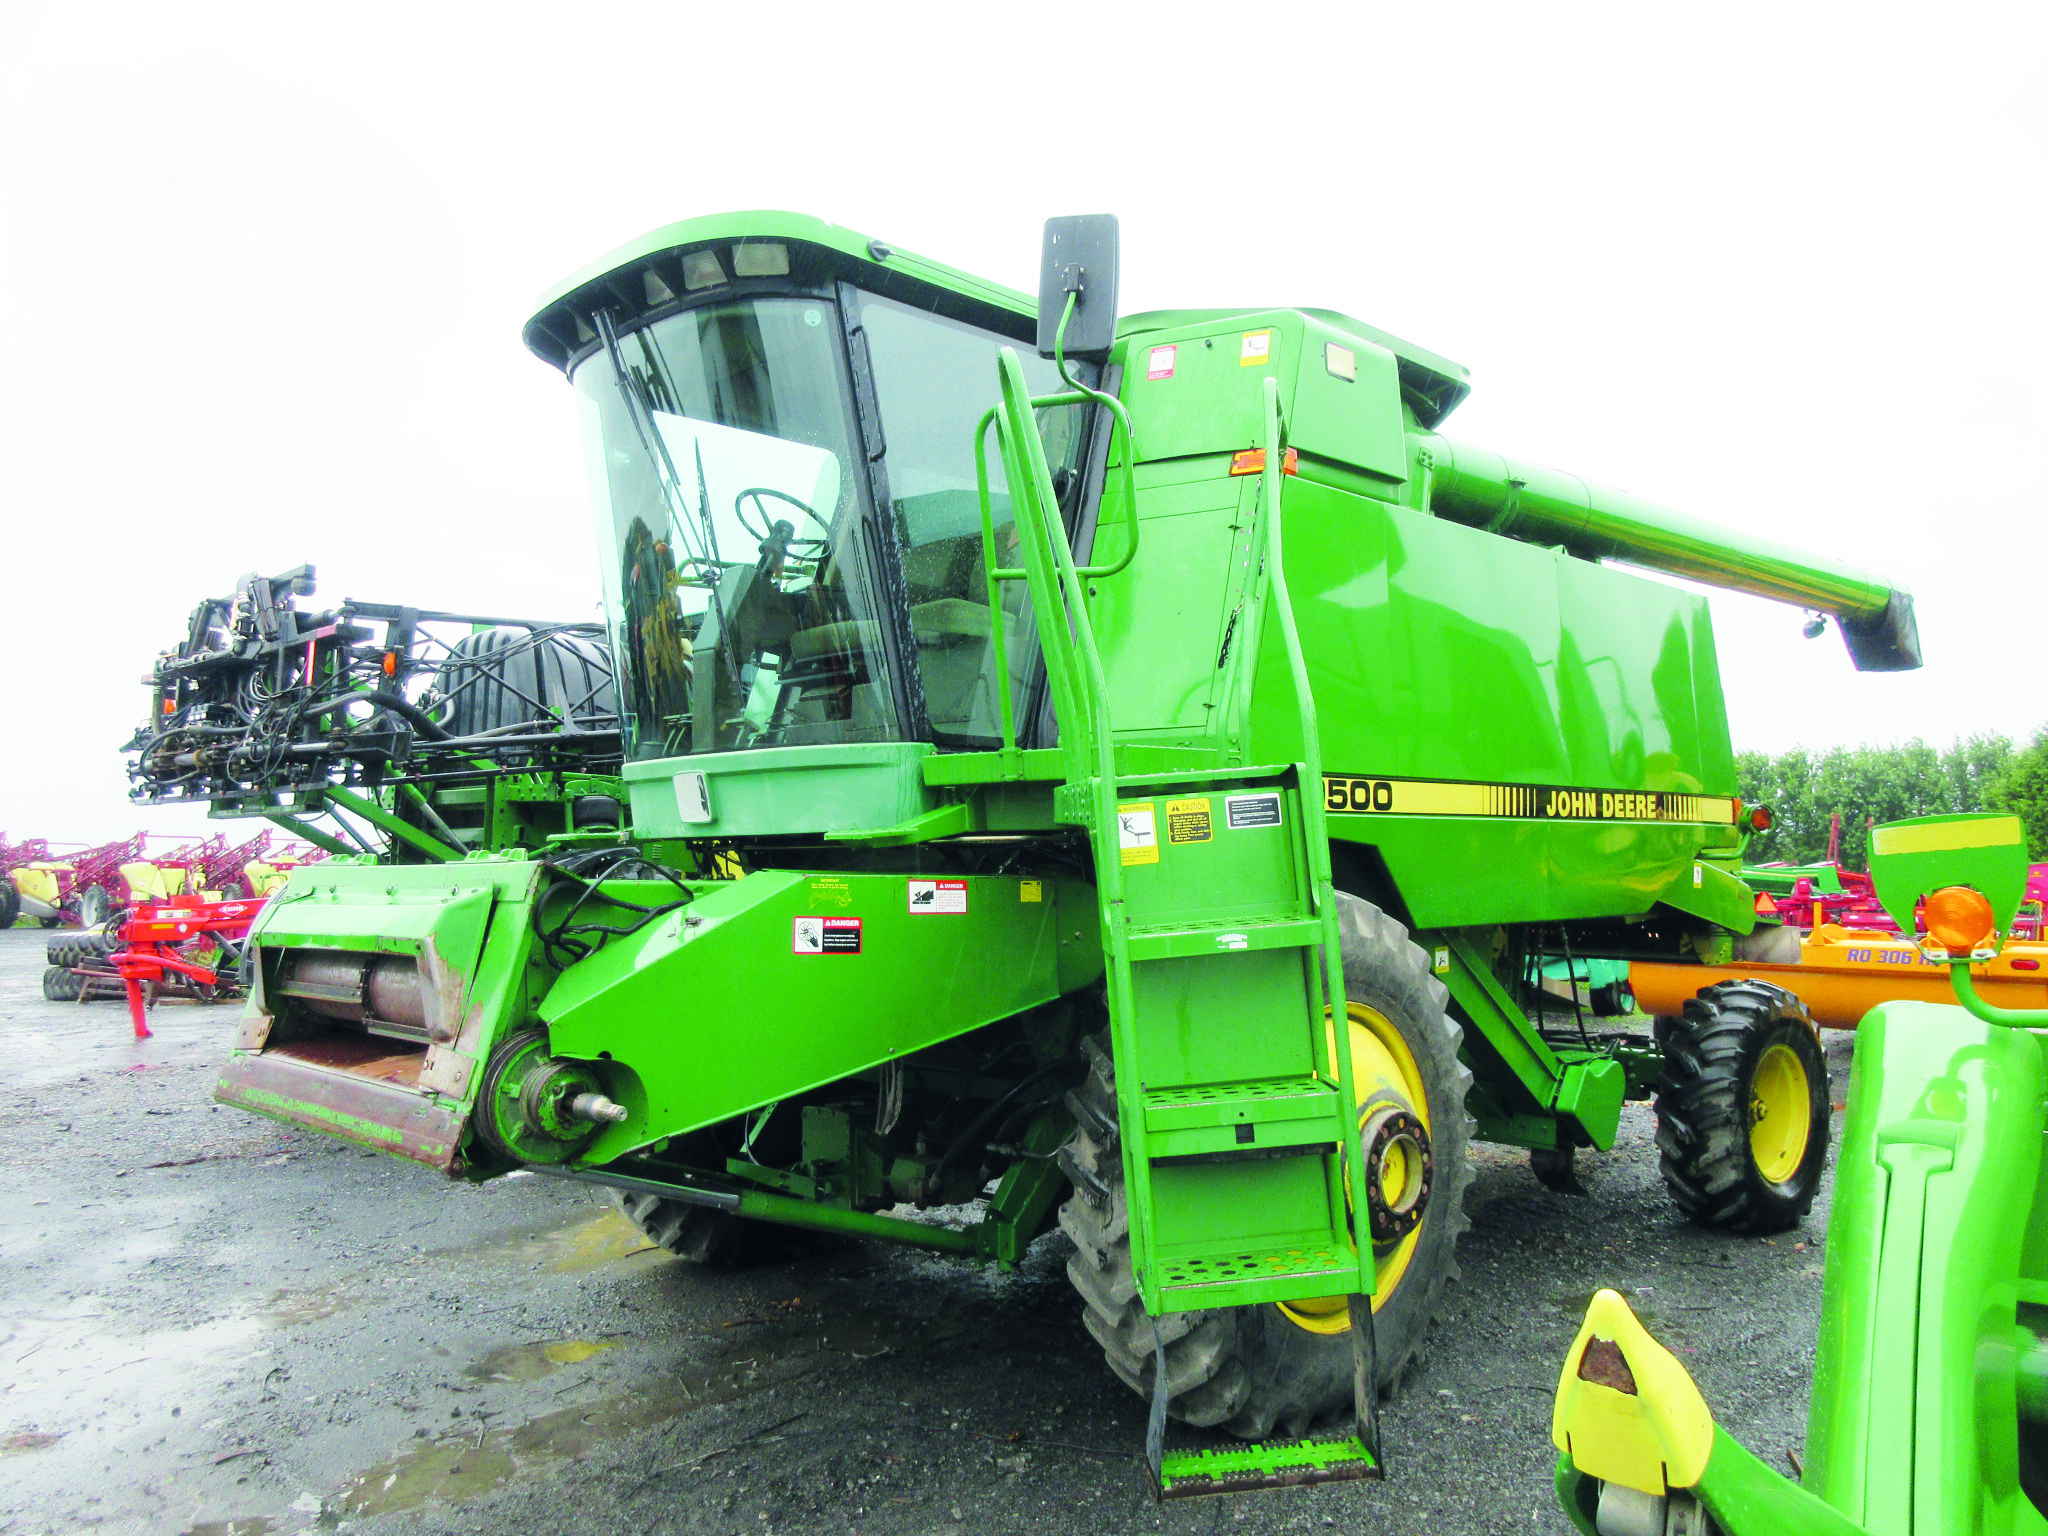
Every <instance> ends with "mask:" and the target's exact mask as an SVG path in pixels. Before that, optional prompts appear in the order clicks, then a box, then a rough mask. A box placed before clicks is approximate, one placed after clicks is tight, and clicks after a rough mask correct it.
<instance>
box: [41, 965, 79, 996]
mask: <svg viewBox="0 0 2048 1536" xmlns="http://www.w3.org/2000/svg"><path fill="white" fill-rule="evenodd" d="M82 985H83V983H81V982H80V980H79V979H78V977H77V976H75V975H73V974H72V972H71V970H70V968H69V967H68V966H62V965H53V966H51V967H49V968H48V969H47V970H45V971H44V972H43V996H44V997H46V998H48V999H49V1000H50V1001H51V1002H53V1003H75V1002H77V1001H78V994H79V991H80V989H81V987H82Z"/></svg>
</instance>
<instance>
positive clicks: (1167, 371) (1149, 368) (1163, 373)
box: [1145, 347, 1180, 379]
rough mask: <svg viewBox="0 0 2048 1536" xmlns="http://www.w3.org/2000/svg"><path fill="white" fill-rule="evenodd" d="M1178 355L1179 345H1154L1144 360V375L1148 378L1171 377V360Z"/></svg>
mask: <svg viewBox="0 0 2048 1536" xmlns="http://www.w3.org/2000/svg"><path fill="white" fill-rule="evenodd" d="M1179 355H1180V348H1179V347H1154V348H1153V349H1152V351H1151V353H1150V354H1149V355H1148V356H1147V358H1146V360H1145V377H1146V378H1148V379H1170V378H1172V377H1173V360H1174V359H1175V358H1176V357H1178V356H1179Z"/></svg>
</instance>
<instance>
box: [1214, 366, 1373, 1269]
mask: <svg viewBox="0 0 2048 1536" xmlns="http://www.w3.org/2000/svg"><path fill="white" fill-rule="evenodd" d="M1265 418H1266V419H1265V434H1264V436H1265V446H1266V465H1265V468H1264V470H1263V471H1262V472H1261V474H1260V477H1259V490H1260V497H1261V500H1262V501H1263V502H1264V506H1263V507H1262V508H1261V509H1260V511H1261V515H1262V521H1263V523H1264V525H1265V526H1264V528H1263V529H1262V530H1261V531H1262V532H1263V534H1264V536H1265V537H1264V541H1263V543H1264V548H1263V551H1262V554H1263V558H1264V562H1265V568H1266V580H1267V582H1268V584H1269V590H1270V592H1271V597H1270V600H1269V606H1270V607H1271V608H1272V610H1273V613H1274V615H1275V616H1276V617H1277V618H1278V619H1279V621H1280V642H1281V647H1282V649H1283V650H1285V652H1286V654H1287V672H1288V678H1289V681H1290V682H1291V683H1292V685H1293V688H1294V701H1295V706H1296V709H1297V710H1298V711H1299V713H1300V716H1301V819H1302V833H1303V836H1304V837H1305V839H1306V840H1307V843H1308V858H1309V871H1308V876H1309V898H1310V900H1311V901H1312V902H1313V903H1314V906H1315V910H1316V914H1317V915H1318V916H1319V917H1321V918H1322V921H1323V978H1324V996H1325V999H1326V1000H1327V1006H1328V1008H1329V1011H1330V1018H1331V1023H1332V1029H1331V1042H1330V1043H1331V1052H1332V1054H1333V1055H1334V1057H1335V1058H1336V1059H1335V1062H1334V1063H1333V1065H1334V1066H1335V1067H1336V1069H1337V1093H1338V1102H1339V1103H1341V1104H1354V1103H1356V1102H1357V1099H1356V1096H1355V1095H1354V1094H1353V1092H1352V1087H1351V1078H1352V1072H1351V1031H1350V1030H1349V1029H1348V1028H1343V1027H1338V1019H1339V1014H1340V1009H1339V1006H1338V1005H1339V1004H1340V1003H1341V1002H1342V1001H1343V1000H1344V951H1343V945H1342V943H1341V942H1340V940H1339V938H1338V935H1337V913H1336V908H1335V905H1334V903H1331V902H1327V901H1325V900H1324V899H1323V893H1324V892H1325V891H1327V890H1329V889H1330V888H1331V886H1330V883H1331V878H1332V875H1331V867H1330V832H1329V824H1328V821H1327V819H1326V818H1325V815H1324V807H1323V746H1322V733H1321V731H1320V730H1319V729H1318V728H1317V725H1316V704H1315V695H1314V693H1313V691H1312V690H1311V689H1310V687H1309V681H1308V658H1307V656H1306V655H1305V653H1304V652H1303V650H1302V646H1301V629H1300V626H1299V625H1297V624H1296V623H1295V619H1294V599H1293V597H1292V596H1291V595H1290V594H1289V591H1288V587H1287V565H1286V560H1285V558H1284V557H1285V552H1286V551H1285V541H1284V540H1283V538H1282V530H1281V525H1280V495H1281V491H1282V489H1283V487H1284V485H1285V479H1284V477H1285V474H1286V451H1285V450H1286V440H1285V439H1286V434H1285V426H1284V422H1283V419H1282V416H1281V411H1280V382H1279V380H1277V379H1275V378H1274V377H1273V376H1272V375H1271V374H1268V375H1267V376H1266V381H1265ZM1254 606H1255V607H1256V606H1257V605H1254ZM1255 670H1256V669H1255V667H1252V666H1249V665H1248V667H1247V671H1246V674H1245V675H1246V676H1247V677H1250V676H1251V675H1252V673H1253V671H1255ZM1347 1018H1348V1016H1347ZM1344 1153H1345V1155H1344V1177H1345V1182H1346V1184H1347V1186H1348V1188H1349V1190H1350V1194H1351V1209H1352V1212H1353V1213H1354V1216H1353V1224H1354V1227H1355V1226H1356V1224H1357V1220H1358V1218H1357V1215H1356V1213H1358V1212H1361V1211H1364V1210H1365V1209H1366V1208H1367V1201H1366V1180H1365V1153H1364V1148H1363V1147H1362V1146H1361V1145H1360V1142H1359V1135H1358V1119H1357V1116H1355V1115H1353V1116H1351V1117H1350V1118H1349V1119H1347V1121H1346V1122H1345V1135H1344ZM1339 1214H1340V1215H1341V1213H1339ZM1357 1252H1358V1267H1359V1282H1360V1284H1361V1286H1363V1287H1365V1288H1366V1289H1367V1290H1368V1291H1369V1290H1370V1289H1371V1288H1372V1286H1373V1285H1374V1284H1375V1283H1376V1277H1375V1275H1374V1273H1373V1267H1372V1246H1371V1244H1370V1243H1367V1242H1364V1241H1360V1242H1359V1243H1358V1244H1357Z"/></svg>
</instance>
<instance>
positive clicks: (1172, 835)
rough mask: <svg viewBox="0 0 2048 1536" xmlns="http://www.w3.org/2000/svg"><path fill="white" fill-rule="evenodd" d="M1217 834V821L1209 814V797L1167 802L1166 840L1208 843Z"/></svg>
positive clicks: (1170, 841)
mask: <svg viewBox="0 0 2048 1536" xmlns="http://www.w3.org/2000/svg"><path fill="white" fill-rule="evenodd" d="M1215 836H1216V823H1215V822H1214V821H1213V820H1211V818H1210V815H1209V798H1208V796H1206V795H1204V796H1202V797H1201V798H1200V799H1196V800H1169V801H1167V802H1166V840H1167V841H1168V842H1169V843H1206V842H1209V841H1210V840H1212V839H1213V838H1214V837H1215Z"/></svg>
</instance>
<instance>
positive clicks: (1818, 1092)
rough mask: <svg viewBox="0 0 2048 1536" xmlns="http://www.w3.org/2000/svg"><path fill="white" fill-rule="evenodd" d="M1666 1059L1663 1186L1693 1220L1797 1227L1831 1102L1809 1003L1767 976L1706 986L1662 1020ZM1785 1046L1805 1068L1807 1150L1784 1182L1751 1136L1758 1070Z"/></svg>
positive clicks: (1661, 1106) (1752, 1228)
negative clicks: (1769, 1172)
mask: <svg viewBox="0 0 2048 1536" xmlns="http://www.w3.org/2000/svg"><path fill="white" fill-rule="evenodd" d="M1658 1025H1659V1028H1658V1031H1657V1032H1658V1035H1659V1036H1660V1043H1661V1044H1662V1045H1663V1047H1664V1065H1663V1074H1662V1078H1661V1081H1660V1083H1659V1085H1658V1090H1657V1150H1658V1153H1659V1162H1660V1164H1661V1166H1662V1168H1663V1173H1664V1183H1665V1187H1666V1188H1668V1189H1669V1190H1670V1191H1671V1198H1672V1200H1673V1201H1674V1202H1675V1203H1676V1204H1677V1206H1678V1208H1679V1209H1680V1210H1681V1211H1683V1212H1684V1213H1685V1214H1686V1215H1687V1216H1688V1217H1690V1218H1691V1219H1692V1220H1693V1221H1696V1222H1698V1223H1699V1224H1700V1225H1702V1226H1709V1227H1719V1228H1721V1229H1722V1230H1724V1231H1729V1232H1740V1233H1747V1234H1751V1235H1763V1234H1767V1233H1771V1232H1784V1231H1788V1230H1790V1229H1791V1228H1793V1227H1796V1226H1798V1225H1799V1223H1800V1221H1801V1220H1802V1219H1804V1217H1805V1216H1806V1213H1807V1212H1808V1211H1809V1210H1810V1209H1811V1208H1812V1206H1813V1198H1814V1196H1815V1194H1817V1193H1818V1192H1819V1190H1820V1181H1821V1173H1822V1170H1823V1169H1824V1168H1825V1166H1826V1164H1827V1151H1828V1135H1829V1129H1830V1124H1831V1121H1832V1118H1833V1106H1832V1105H1831V1103H1830V1102H1829V1096H1828V1071H1827V1058H1826V1057H1825V1056H1824V1055H1823V1054H1822V1052H1821V1048H1820V1036H1819V1031H1818V1030H1817V1029H1816V1028H1815V1026H1814V1022H1813V1017H1812V1015H1811V1014H1809V1013H1808V1012H1807V1010H1806V1005H1805V1004H1804V1003H1802V1002H1800V1001H1799V999H1798V998H1796V997H1794V996H1793V995H1792V994H1791V993H1790V992H1787V991H1785V990H1784V989H1783V988H1781V987H1774V986H1771V985H1769V984H1768V983H1766V982H1761V981H1723V982H1717V983H1716V984H1715V985H1713V986H1711V987H1707V988H1705V989H1704V990H1703V991H1701V993H1700V994H1699V996H1698V997H1695V998H1692V999H1690V1000H1689V1001H1688V1002H1687V1003H1686V1005H1685V1014H1684V1016H1683V1017H1682V1018H1677V1019H1660V1020H1658ZM1778 1045H1782V1046H1785V1047H1787V1048H1788V1049H1789V1050H1790V1051H1791V1052H1792V1053H1793V1055H1794V1056H1796V1057H1797V1058H1798V1059H1799V1063H1800V1065H1801V1067H1802V1068H1803V1069H1804V1071H1805V1074H1806V1089H1807V1112H1808V1116H1809V1119H1808V1130H1807V1142H1806V1148H1805V1151H1804V1154H1803V1156H1802V1157H1801V1158H1800V1161H1799V1164H1798V1166H1797V1167H1796V1168H1795V1169H1794V1170H1793V1171H1792V1173H1791V1175H1790V1176H1789V1177H1788V1178H1786V1179H1785V1180H1783V1181H1782V1182H1773V1181H1772V1180H1770V1179H1768V1178H1766V1177H1764V1173H1763V1170H1762V1169H1760V1168H1759V1167H1758V1166H1757V1162H1756V1158H1755V1155H1754V1153H1753V1151H1752V1147H1751V1140H1750V1126H1751V1107H1750V1106H1751V1099H1752V1096H1753V1089H1754V1082H1755V1076H1756V1069H1757V1065H1758V1063H1759V1062H1761V1061H1762V1059H1763V1056H1764V1053H1765V1052H1767V1051H1768V1050H1770V1049H1771V1048H1772V1047H1773V1046H1778Z"/></svg>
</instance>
